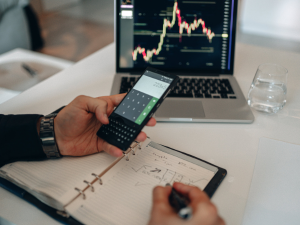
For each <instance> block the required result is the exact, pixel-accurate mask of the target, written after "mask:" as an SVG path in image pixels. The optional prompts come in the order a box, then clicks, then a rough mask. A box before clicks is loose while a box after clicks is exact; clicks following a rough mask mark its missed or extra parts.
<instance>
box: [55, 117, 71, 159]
mask: <svg viewBox="0 0 300 225" xmlns="http://www.w3.org/2000/svg"><path fill="white" fill-rule="evenodd" d="M53 122H54V135H55V142H56V146H57V148H58V149H59V153H60V155H62V156H66V155H68V154H67V153H66V152H65V151H64V148H63V147H62V146H63V145H62V144H61V138H60V137H61V135H59V134H60V133H59V130H58V126H57V118H56V117H55V118H54V121H53Z"/></svg>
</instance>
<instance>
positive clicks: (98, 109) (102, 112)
mask: <svg viewBox="0 0 300 225" xmlns="http://www.w3.org/2000/svg"><path fill="white" fill-rule="evenodd" d="M75 101H76V104H78V105H79V107H82V108H83V109H84V110H85V111H86V112H91V113H94V114H95V115H96V117H97V119H98V120H99V121H100V122H101V123H103V124H108V123H109V121H108V116H107V106H108V103H107V101H105V100H103V99H99V98H92V97H88V96H83V95H82V96H78V97H77V98H76V99H75Z"/></svg>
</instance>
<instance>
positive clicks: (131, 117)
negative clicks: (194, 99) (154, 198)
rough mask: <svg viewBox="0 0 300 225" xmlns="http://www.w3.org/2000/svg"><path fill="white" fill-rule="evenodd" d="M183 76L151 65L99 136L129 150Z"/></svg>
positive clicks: (124, 149) (99, 131)
mask: <svg viewBox="0 0 300 225" xmlns="http://www.w3.org/2000/svg"><path fill="white" fill-rule="evenodd" d="M178 79H179V77H178V76H175V75H171V74H168V73H165V72H163V71H159V70H157V69H153V68H150V67H148V68H147V69H146V70H145V72H144V73H143V75H142V76H141V77H140V78H139V80H138V81H137V82H136V84H135V85H134V87H133V88H132V89H131V90H130V91H129V92H128V94H127V95H126V96H125V97H124V99H123V101H122V102H121V103H120V104H119V106H118V107H117V108H116V109H115V110H114V112H113V113H112V114H111V115H110V116H109V124H108V125H102V126H101V128H100V129H99V130H98V132H97V135H98V137H100V138H102V139H103V140H105V141H107V142H108V143H110V144H112V145H114V146H116V147H118V148H120V149H121V150H123V151H126V150H127V149H128V148H129V147H130V145H131V143H132V142H133V141H134V140H135V138H136V137H137V135H138V134H139V133H140V132H141V130H142V129H143V127H144V126H145V125H146V124H147V122H148V121H149V119H150V118H151V117H152V116H153V114H154V112H155V111H156V110H157V109H158V107H159V106H160V105H161V103H162V102H163V100H164V99H165V97H166V96H167V95H168V93H169V91H170V90H171V89H172V87H173V86H174V85H175V84H176V83H177V81H178Z"/></svg>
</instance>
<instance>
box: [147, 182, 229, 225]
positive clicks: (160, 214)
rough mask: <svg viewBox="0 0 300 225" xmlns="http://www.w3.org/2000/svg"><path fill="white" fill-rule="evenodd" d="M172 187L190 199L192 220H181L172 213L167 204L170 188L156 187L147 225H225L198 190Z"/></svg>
mask: <svg viewBox="0 0 300 225" xmlns="http://www.w3.org/2000/svg"><path fill="white" fill-rule="evenodd" d="M173 187H174V188H175V189H176V190H177V191H178V192H179V193H181V194H183V195H185V196H187V197H188V198H189V199H190V201H191V203H190V207H191V208H192V209H193V215H192V218H191V219H189V220H183V219H181V218H180V217H179V216H178V215H177V214H176V213H175V212H174V210H173V208H172V207H171V205H170V204H169V195H170V194H171V189H172V188H171V187H170V186H167V187H156V188H154V190H153V206H152V212H151V219H150V222H149V224H148V225H184V224H186V225H225V223H224V221H223V219H222V218H220V217H219V215H218V212H217V208H216V207H215V206H214V205H213V204H212V202H211V201H210V200H209V198H208V196H207V195H206V194H205V193H204V192H203V191H201V190H200V189H199V188H197V187H192V186H188V185H184V184H182V183H174V185H173Z"/></svg>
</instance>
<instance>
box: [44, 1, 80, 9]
mask: <svg viewBox="0 0 300 225" xmlns="http://www.w3.org/2000/svg"><path fill="white" fill-rule="evenodd" d="M80 1H81V0H42V4H43V9H44V10H45V11H49V10H53V9H58V8H60V7H63V6H65V5H68V4H72V3H78V2H80Z"/></svg>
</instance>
